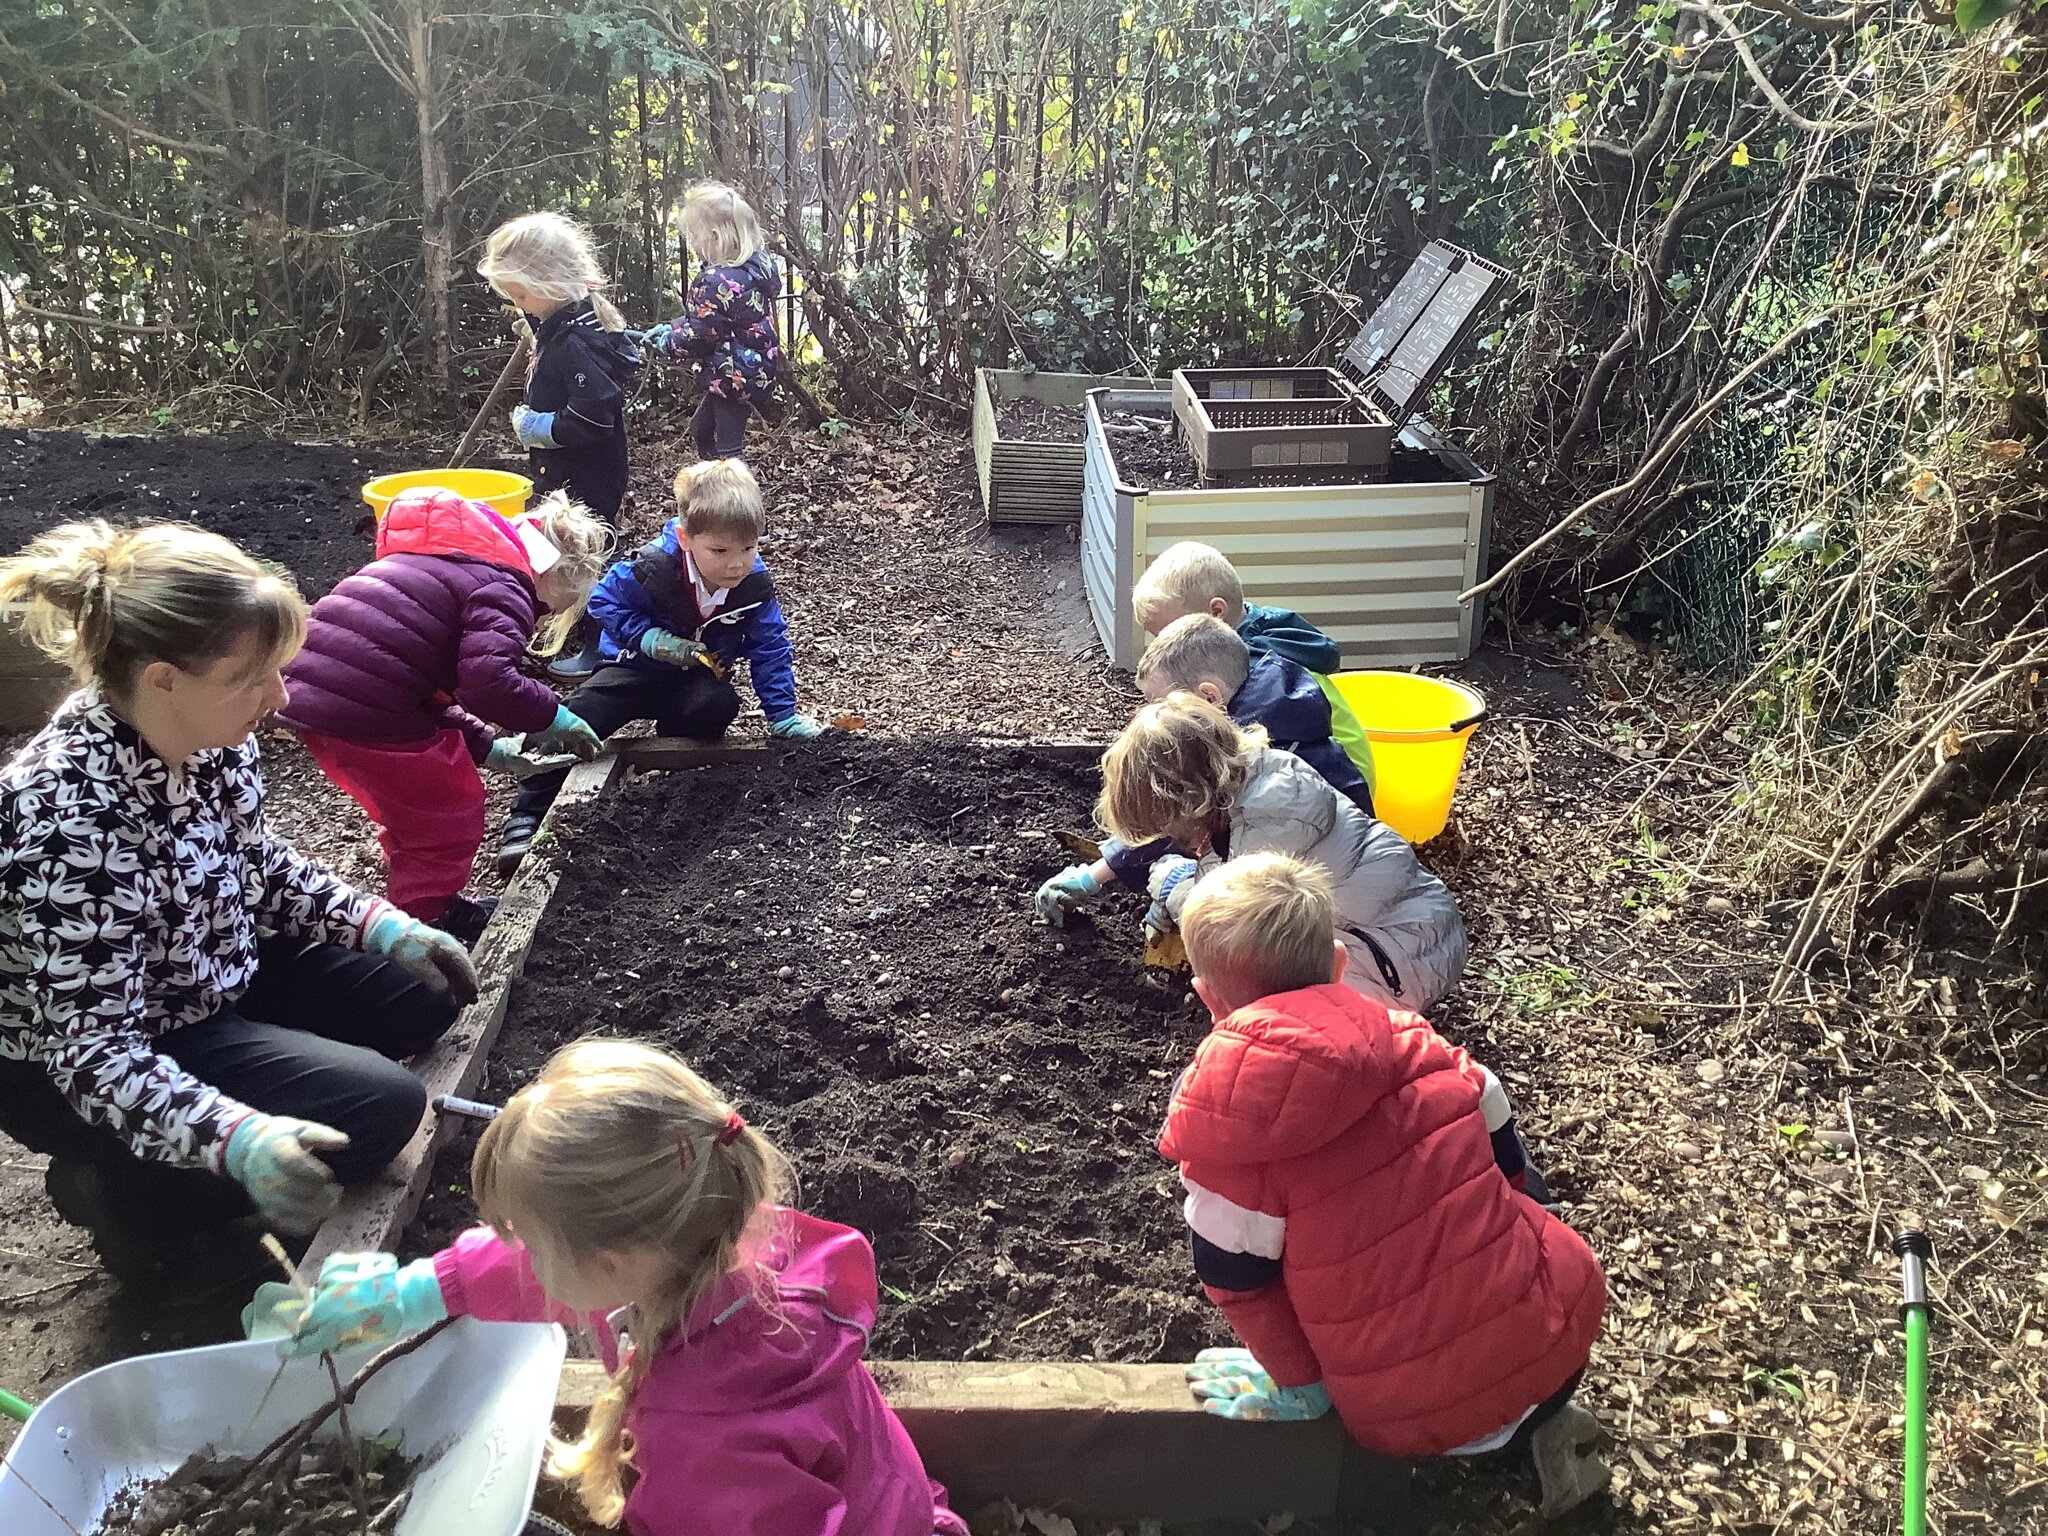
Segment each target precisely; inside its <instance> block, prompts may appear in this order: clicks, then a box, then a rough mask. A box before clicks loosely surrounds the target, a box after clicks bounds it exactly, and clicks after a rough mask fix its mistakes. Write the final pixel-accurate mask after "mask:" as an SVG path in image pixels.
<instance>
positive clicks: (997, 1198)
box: [410, 741, 1225, 1359]
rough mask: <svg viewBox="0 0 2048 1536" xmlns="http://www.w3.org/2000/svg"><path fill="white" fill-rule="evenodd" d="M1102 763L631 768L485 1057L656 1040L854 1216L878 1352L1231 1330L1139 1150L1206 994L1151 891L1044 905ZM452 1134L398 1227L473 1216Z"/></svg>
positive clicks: (587, 837) (497, 1068)
mask: <svg viewBox="0 0 2048 1536" xmlns="http://www.w3.org/2000/svg"><path fill="white" fill-rule="evenodd" d="M1095 788H1096V783H1095V776H1094V770H1093V767H1092V765H1074V764H1068V763H1064V762H1057V761H1052V760H1049V759H1048V758H1046V757H1045V756H1043V755H1039V754H1034V753H1032V752H1030V751H1029V750H1020V749H982V748H977V747H974V746H972V745H970V744H968V743H965V742H959V741H952V742H946V741H941V742H920V743H902V744H887V745H884V744H881V743H863V742H849V743H844V744H840V745H836V746H834V745H826V746H823V747H822V748H821V749H820V748H813V749H801V750H794V751H790V752H788V753H786V754H782V755H780V756H779V757H777V758H775V759H772V760H771V761H769V762H767V763H764V764H763V765H761V766H759V767H745V766H738V767H735V766H720V767H717V768H712V769H700V770H692V771H688V772H685V773H675V774H660V775H656V776H653V777H650V778H648V779H645V780H643V781H641V782H639V783H637V784H635V785H633V786H631V787H629V788H627V789H626V790H624V791H622V792H620V793H619V794H618V795H616V796H615V797H613V798H611V799H609V800H608V801H605V802H602V803H600V804H599V805H598V806H596V807H593V808H592V809H591V810H590V811H588V812H586V813H585V814H584V816H583V818H582V819H581V821H580V822H578V823H574V824H573V830H572V832H571V834H570V835H571V838H572V847H573V848H574V850H575V856H574V858H573V859H572V860H571V862H570V867H569V870H568V873H567V875H566V876H565V878H564V880H563V884H562V887H561V889H560V890H559V891H558V892H557V894H556V896H555V901H554V905H553V906H552V907H551V908H550V911H549V916H548V919H547V921H546V923H545V924H544V925H543V927H542V929H541V933H540V936H539V939H538V942H537V943H536V944H535V946H534V951H533V956H532V958H531V959H530V961H529V962H528V965H527V969H526V979H525V981H524V983H523V984H522V985H521V987H520V989H519V991H518V993H517V994H516V997H515V1000H514V1004H513V1011H512V1016H511V1018H510V1020H509V1021H508V1024H507V1029H506V1035H505V1039H504V1042H503V1043H502V1044H501V1045H500V1047H499V1053H498V1057H497V1060H496V1062H495V1064H494V1066H493V1070H492V1075H491V1088H492V1091H494V1092H497V1093H505V1092H510V1091H511V1090H512V1089H513V1088H515V1087H516V1086H517V1085H518V1084H519V1083H521V1082H524V1081H526V1080H527V1079H528V1078H530V1077H531V1076H532V1075H533V1073H534V1072H535V1071H537V1070H538V1069H539V1067H540V1065H541V1063H542V1062H543V1061H544V1060H545V1059H546V1057H547V1055H548V1053H549V1052H550V1051H551V1050H553V1049H554V1048H555V1047H556V1046H558V1045H560V1044H562V1043H564V1042H566V1041H568V1040H572V1039H574V1038H576V1037H577V1036H579V1035H581V1034H584V1033H586V1032H588V1031H590V1030H592V1029H593V1028H594V1029H598V1030H602V1031H605V1032H608V1033H619V1034H626V1035H636V1036H645V1037H649V1038H654V1039H660V1040H665V1041H667V1042H668V1043H670V1044H671V1045H673V1046H674V1047H676V1048H677V1049H678V1050H680V1051H681V1052H682V1053H683V1054H684V1055H685V1056H687V1057H688V1058H689V1059H690V1061H691V1062H692V1064H693V1065H695V1066H696V1067H698V1068H699V1069H700V1070H701V1071H703V1072H704V1073H705V1074H706V1075H707V1076H708V1077H709V1078H710V1079H711V1081H712V1082H714V1083H715V1084H717V1085H718V1086H719V1087H720V1088H721V1089H723V1090H725V1091H726V1092H728V1093H730V1094H732V1095H733V1096H734V1097H735V1098H736V1099H737V1101H738V1102H739V1103H740V1105H741V1106H742V1107H743V1108H744V1110H745V1111H746V1113H747V1114H748V1115H749V1117H750V1118H752V1119H754V1120H755V1121H757V1122H758V1123H759V1124H761V1125H762V1126H763V1127H764V1128H765V1129H766V1130H767V1131H768V1132H769V1133H770V1134H771V1135H772V1136H773V1137H774V1138H775V1139H776V1141H777V1142H778V1143H779V1144H780V1145H781V1146H782V1147H783V1149H784V1150H785V1151H787V1152H788V1153H789V1154H790V1156H791V1158H792V1159H793V1160H794V1162H795V1164H796V1166H797V1169H798V1170H799V1173H800V1175H801V1177H802V1179H803V1188H802V1191H801V1195H800V1199H801V1203H802V1204H803V1205H804V1206H805V1208H807V1209H809V1210H812V1211H814V1212H816V1213H818V1214H820V1215H823V1216H828V1217H831V1218H833V1219H836V1220H839V1221H844V1222H847V1223H849V1224H851V1225H854V1226H857V1227H860V1228H861V1229H862V1230H864V1231H866V1232H868V1233H869V1234H870V1235H871V1236H872V1237H873V1239H874V1241H875V1246H876V1251H877V1254H878V1256H879V1258H880V1262H881V1274H882V1282H883V1284H884V1286H885V1288H886V1291H887V1296H888V1302H887V1305H886V1306H885V1308H884V1311H883V1319H882V1325H881V1328H880V1330H879V1331H878V1334H877V1337H876V1339H875V1343H874V1348H873V1351H872V1352H873V1354H874V1355H875V1356H876V1357H879V1358H887V1357H889V1356H892V1355H893V1356H897V1357H904V1356H957V1357H963V1358H969V1359H973V1358H993V1357H1013V1358H1014V1357H1041V1358H1047V1359H1057V1358H1070V1359H1074V1358H1079V1359H1086V1358H1090V1357H1094V1358H1099V1359H1172V1358H1184V1357H1186V1356H1188V1355H1190V1354H1191V1353H1192V1351H1194V1350H1196V1349H1198V1348H1201V1347H1202V1346H1204V1345H1207V1344H1211V1343H1217V1342H1223V1341H1225V1335H1224V1330H1223V1328H1222V1326H1221V1323H1220V1320H1219V1319H1218V1318H1217V1316H1216V1315H1215V1314H1214V1312H1213V1311H1212V1310H1211V1309H1210V1308H1209V1307H1208V1304H1207V1303H1206V1302H1204V1301H1203V1300H1202V1298H1201V1295H1200V1293H1199V1291H1198V1290H1197V1289H1196V1287H1195V1283H1194V1278H1193V1275H1192V1274H1191V1272H1190V1270H1189V1268H1188V1260H1187V1251H1186V1239H1185V1236H1184V1234H1183V1231H1182V1227H1181V1220H1180V1214H1179V1209H1178V1206H1177V1203H1176V1200H1175V1195H1176V1193H1177V1188H1176V1185H1175V1183H1174V1181H1173V1177H1172V1171H1171V1169H1170V1167H1169V1166H1168V1165H1167V1164H1165V1163H1164V1162H1162V1161H1161V1160H1160V1158H1159V1156H1158V1154H1157V1152H1156V1151H1155V1150H1154V1147H1153V1141H1154V1137H1155V1136H1156V1135H1157V1131H1158V1125H1159V1119H1160V1115H1161V1113H1162V1111H1163V1109H1164V1106H1165V1101H1166V1097H1167V1093H1168V1091H1169V1090H1170V1088H1171V1086H1172V1077H1173V1074H1174V1073H1176V1072H1177V1071H1178V1070H1179V1069H1180V1067H1181V1066H1182V1065H1183V1064H1185V1062H1186V1060H1187V1058H1188V1053H1189V1051H1190V1049H1191V1048H1192V1046H1193V1044H1194V1042H1195V1040H1196V1039H1198V1038H1199V1036H1200V1034H1201V1031H1202V1029H1203V1028H1204V1027H1205V1026H1206V1019H1205V1018H1204V1017H1203V1016H1201V1015H1200V1014H1198V1012H1197V1011H1196V1009H1195V1007H1194V1005H1193V1004H1192V1003H1191V1001H1190V1000H1189V995H1188V991H1187V986H1186V980H1185V978H1184V977H1182V976H1178V975H1167V974H1166V973H1163V972H1159V971H1150V970H1147V969H1146V968H1145V967H1143V966H1142V965H1141V964H1140V963H1139V959H1138V955H1139V950H1140V948H1141V945H1142V936H1141V934H1140V931H1139V924H1138V917H1139V913H1140V909H1141V907H1142V902H1140V901H1139V900H1137V899H1135V898H1133V897H1130V896H1128V895H1126V896H1125V898H1124V899H1122V900H1118V899H1116V898H1115V897H1111V898H1108V899H1106V900H1105V901H1104V903H1103V904H1102V907H1101V909H1100V917H1099V920H1097V919H1091V918H1087V917H1083V918H1080V919H1078V920H1077V921H1076V922H1075V923H1074V924H1073V925H1072V926H1071V927H1070V928H1069V929H1067V930H1066V931H1064V932H1055V931H1052V930H1049V929H1046V928H1043V927H1040V926H1038V925H1036V924H1035V923H1034V921H1033V919H1032V916H1031V893H1032V891H1033V890H1034V889H1035V887H1036V886H1037V885H1038V883H1039V882H1040V881H1042V880H1043V879H1044V878H1045V877H1046V876H1047V875H1050V874H1052V873H1053V872H1054V871H1055V870H1057V869H1058V868H1060V867H1061V866H1062V865H1063V864H1065V863H1066V862H1068V858H1067V855H1066V853H1065V851H1064V850H1063V849H1062V848H1061V847H1060V846H1059V844H1058V843H1057V842H1056V841H1055V840H1054V839H1052V838H1050V837H1048V836H1046V835H1045V834H1046V833H1047V832H1049V831H1052V830H1056V829H1060V828H1079V827H1085V826H1086V825H1087V824H1088V819H1089V803H1090V800H1091V798H1092V796H1093V794H1094V791H1095ZM465 1156H466V1153H464V1152H462V1151H457V1152H456V1153H454V1154H452V1155H451V1156H450V1157H448V1158H447V1159H446V1160H445V1161H444V1163H443V1165H442V1168H441V1169H440V1174H439V1176H438V1177H437V1178H436V1180H435V1190H436V1196H435V1198H434V1200H433V1201H432V1202H430V1205H429V1207H428V1211H427V1214H426V1216H425V1217H424V1218H423V1220H422V1222H421V1223H420V1224H419V1225H418V1226H417V1227H416V1228H415V1230H414V1232H413V1233H411V1234H410V1237H411V1239H412V1245H413V1246H414V1247H417V1248H424V1247H427V1246H429V1245H431V1244H433V1243H435V1242H438V1241H442V1240H445V1238H446V1237H447V1236H448V1235H449V1234H450V1233H451V1232H452V1231H453V1230H455V1229H457V1228H458V1227H459V1226H460V1225H461V1224H463V1223H465V1222H467V1221H470V1220H473V1219H474V1217H473V1215H472V1214H471V1212H470V1210H469V1208H468V1202H467V1200H466V1199H456V1198H453V1197H451V1195H450V1194H449V1191H450V1188H451V1186H455V1185H458V1184H460V1185H463V1186H466V1183H467V1180H466V1177H465V1170H464V1163H463V1159H464V1157H465Z"/></svg>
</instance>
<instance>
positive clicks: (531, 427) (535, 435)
mask: <svg viewBox="0 0 2048 1536" xmlns="http://www.w3.org/2000/svg"><path fill="white" fill-rule="evenodd" d="M512 430H513V432H514V433H516V434H517V435H518V437H519V446H520V447H522V448H559V447H561V446H562V445H561V444H560V443H558V442H556V441H555V413H554V412H553V411H535V410H529V409H528V408H527V407H526V406H523V405H517V406H514V407H513V408H512Z"/></svg>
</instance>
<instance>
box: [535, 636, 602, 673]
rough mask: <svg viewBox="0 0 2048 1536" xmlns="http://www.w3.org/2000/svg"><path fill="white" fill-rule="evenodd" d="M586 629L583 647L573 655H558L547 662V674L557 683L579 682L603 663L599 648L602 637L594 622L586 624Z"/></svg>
mask: <svg viewBox="0 0 2048 1536" xmlns="http://www.w3.org/2000/svg"><path fill="white" fill-rule="evenodd" d="M584 627H585V629H586V630H587V631H588V633H587V635H586V636H585V638H584V641H583V648H582V649H581V650H579V651H577V652H576V653H575V654H574V655H573V656H558V657H556V658H555V659H554V660H553V661H551V662H549V663H548V676H549V677H551V678H553V679H554V680H555V681H556V682H558V683H580V682H582V681H583V680H584V679H585V678H586V677H588V676H590V674H591V673H593V672H595V671H596V670H597V669H598V668H599V667H600V666H602V665H603V664H604V655H603V653H602V651H601V650H600V649H599V645H600V642H601V640H602V638H603V635H602V632H601V631H600V630H599V629H598V627H597V626H596V625H595V624H586V625H585V626H584Z"/></svg>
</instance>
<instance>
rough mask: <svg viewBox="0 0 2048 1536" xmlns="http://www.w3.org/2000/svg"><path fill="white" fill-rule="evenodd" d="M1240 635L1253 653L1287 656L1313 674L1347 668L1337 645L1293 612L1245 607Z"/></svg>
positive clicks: (1239, 627)
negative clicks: (1261, 652) (1262, 652)
mask: <svg viewBox="0 0 2048 1536" xmlns="http://www.w3.org/2000/svg"><path fill="white" fill-rule="evenodd" d="M1237 633H1238V636H1239V638H1240V639H1242V640H1243V641H1244V643H1245V644H1246V645H1248V646H1250V647H1251V648H1252V650H1253V651H1255V652H1257V651H1264V652H1266V653H1267V654H1268V655H1272V656H1284V657H1286V658H1287V660H1289V661H1291V662H1293V663H1294V664H1295V665H1296V666H1298V667H1305V668H1307V669H1308V670H1309V671H1311V672H1335V671H1336V670H1337V669H1338V668H1339V667H1341V666H1342V665H1343V664H1344V658H1343V656H1342V655H1341V654H1340V653H1339V652H1338V650H1337V642H1336V641H1334V640H1332V639H1331V638H1330V637H1329V636H1328V635H1326V634H1324V633H1323V632H1322V631H1321V630H1320V629H1317V628H1316V627H1315V625H1313V624H1311V623H1309V621H1308V620H1307V619H1304V618H1303V617H1302V616H1301V615H1300V614H1298V613H1295V612H1294V611H1293V610H1292V609H1288V608H1269V607H1267V606H1266V605H1265V604H1264V603H1246V604H1245V605H1244V617H1243V618H1242V619H1240V620H1238V624H1237Z"/></svg>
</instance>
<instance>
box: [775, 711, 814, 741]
mask: <svg viewBox="0 0 2048 1536" xmlns="http://www.w3.org/2000/svg"><path fill="white" fill-rule="evenodd" d="M768 734H769V735H771V736H776V737H780V738H781V739H782V740H784V741H811V740H813V739H815V738H817V737H819V736H822V735H824V734H825V727H824V726H822V725H820V724H818V722H817V721H815V720H813V719H811V717H810V716H808V715H784V716H783V717H782V718H781V719H780V720H770V721H769V722H768Z"/></svg>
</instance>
